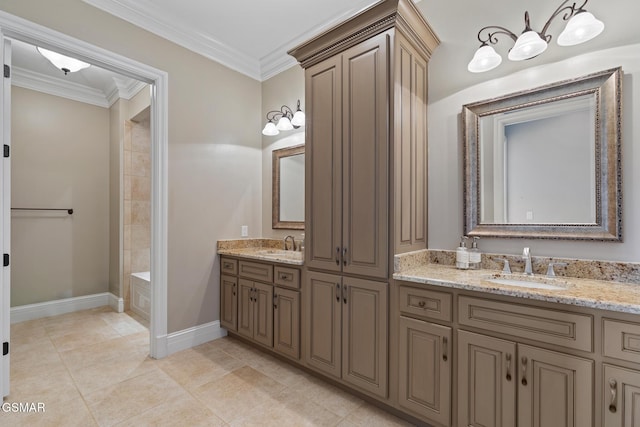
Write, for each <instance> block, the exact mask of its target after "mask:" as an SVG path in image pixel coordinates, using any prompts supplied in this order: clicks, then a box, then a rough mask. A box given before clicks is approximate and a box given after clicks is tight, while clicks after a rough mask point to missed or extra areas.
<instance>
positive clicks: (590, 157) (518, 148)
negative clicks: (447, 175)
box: [462, 68, 622, 241]
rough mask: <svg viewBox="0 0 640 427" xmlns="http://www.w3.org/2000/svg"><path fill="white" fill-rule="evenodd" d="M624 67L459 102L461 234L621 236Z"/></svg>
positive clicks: (594, 237) (598, 237) (620, 238)
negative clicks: (461, 131)
mask: <svg viewBox="0 0 640 427" xmlns="http://www.w3.org/2000/svg"><path fill="white" fill-rule="evenodd" d="M621 79H622V70H621V69H620V68H616V69H612V70H607V71H602V72H599V73H595V74H590V75H588V76H584V77H580V78H576V79H573V80H569V81H563V82H559V83H554V84H551V85H548V86H544V87H540V88H536V89H531V90H527V91H523V92H519V93H515V94H510V95H506V96H503V97H500V98H495V99H490V100H487V101H481V102H476V103H473V104H468V105H465V106H463V111H462V113H463V121H464V125H463V128H464V132H465V137H464V140H465V141H464V142H465V176H464V178H465V199H464V201H465V212H464V215H465V233H466V234H468V235H469V236H488V237H527V238H551V239H585V240H587V239H588V240H617V241H621V240H622V184H621V183H622V176H621V174H622V168H621V155H620V149H621V148H620V147H621V123H620V122H621V116H622V111H621V99H620V98H621Z"/></svg>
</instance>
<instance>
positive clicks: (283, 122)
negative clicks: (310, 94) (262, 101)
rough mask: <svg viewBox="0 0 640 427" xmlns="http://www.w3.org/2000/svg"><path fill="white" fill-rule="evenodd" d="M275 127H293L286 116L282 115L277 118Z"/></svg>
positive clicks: (288, 128)
mask: <svg viewBox="0 0 640 427" xmlns="http://www.w3.org/2000/svg"><path fill="white" fill-rule="evenodd" d="M276 128H277V129H278V130H291V129H293V125H292V124H291V121H290V120H289V118H288V117H287V116H282V117H280V120H278V124H277V126H276Z"/></svg>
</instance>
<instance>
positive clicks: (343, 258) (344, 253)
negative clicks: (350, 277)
mask: <svg viewBox="0 0 640 427" xmlns="http://www.w3.org/2000/svg"><path fill="white" fill-rule="evenodd" d="M342 265H344V266H346V265H347V248H344V249H343V250H342Z"/></svg>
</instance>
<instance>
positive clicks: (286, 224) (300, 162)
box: [271, 145, 304, 230]
mask: <svg viewBox="0 0 640 427" xmlns="http://www.w3.org/2000/svg"><path fill="white" fill-rule="evenodd" d="M272 174H273V186H272V205H271V206H272V226H273V228H281V229H292V230H304V145H297V146H295V147H289V148H283V149H280V150H273V167H272Z"/></svg>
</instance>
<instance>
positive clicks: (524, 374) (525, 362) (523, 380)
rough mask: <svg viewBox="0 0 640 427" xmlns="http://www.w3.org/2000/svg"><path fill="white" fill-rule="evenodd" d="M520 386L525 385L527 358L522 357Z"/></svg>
mask: <svg viewBox="0 0 640 427" xmlns="http://www.w3.org/2000/svg"><path fill="white" fill-rule="evenodd" d="M521 360H522V385H527V358H526V357H524V356H522V359H521Z"/></svg>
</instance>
